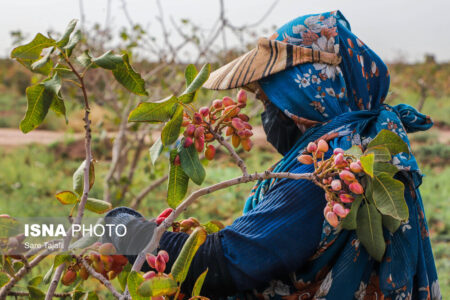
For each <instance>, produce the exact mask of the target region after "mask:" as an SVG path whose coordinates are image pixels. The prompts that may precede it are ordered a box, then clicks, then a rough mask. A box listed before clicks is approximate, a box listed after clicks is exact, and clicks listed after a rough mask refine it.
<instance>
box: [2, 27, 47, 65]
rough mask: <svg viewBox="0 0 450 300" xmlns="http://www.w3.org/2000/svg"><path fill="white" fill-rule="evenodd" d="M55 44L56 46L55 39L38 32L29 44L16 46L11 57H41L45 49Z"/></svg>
mask: <svg viewBox="0 0 450 300" xmlns="http://www.w3.org/2000/svg"><path fill="white" fill-rule="evenodd" d="M53 46H55V40H53V39H50V38H48V37H45V36H43V35H42V34H40V33H38V34H37V35H36V36H35V37H34V39H33V40H32V41H31V42H29V43H28V44H25V45H22V46H19V47H16V48H14V49H13V50H12V52H11V58H22V59H33V60H34V59H39V57H40V55H41V52H42V50H43V49H45V48H49V47H53Z"/></svg>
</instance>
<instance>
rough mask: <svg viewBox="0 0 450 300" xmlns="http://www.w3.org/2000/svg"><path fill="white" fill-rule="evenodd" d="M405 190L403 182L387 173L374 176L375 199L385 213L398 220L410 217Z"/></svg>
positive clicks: (378, 206)
mask: <svg viewBox="0 0 450 300" xmlns="http://www.w3.org/2000/svg"><path fill="white" fill-rule="evenodd" d="M404 190H405V186H404V185H403V183H402V182H401V181H399V180H396V179H394V178H392V176H390V175H389V174H387V173H380V174H378V175H376V176H374V178H373V201H374V203H375V205H376V207H377V208H378V210H379V211H380V212H381V213H382V214H383V215H389V216H391V217H393V218H395V219H397V220H407V219H408V216H409V212H408V205H407V204H406V201H405V198H404Z"/></svg>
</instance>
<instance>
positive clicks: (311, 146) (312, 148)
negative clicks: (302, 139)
mask: <svg viewBox="0 0 450 300" xmlns="http://www.w3.org/2000/svg"><path fill="white" fill-rule="evenodd" d="M316 150H317V145H316V143H314V142H310V143H309V144H308V146H306V151H308V152H309V153H313V152H316Z"/></svg>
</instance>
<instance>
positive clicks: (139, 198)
mask: <svg viewBox="0 0 450 300" xmlns="http://www.w3.org/2000/svg"><path fill="white" fill-rule="evenodd" d="M167 178H169V175H165V176H163V177H161V178H159V179H157V180H155V181H153V182H152V183H151V184H150V185H149V186H147V187H146V188H145V189H143V190H142V191H141V192H140V193H139V194H138V195H137V196H136V198H134V199H133V202H131V204H130V207H131V208H133V209H137V208H138V207H139V205H140V204H141V202H142V200H144V198H145V196H147V195H148V193H150V192H151V191H153V190H154V189H155V188H157V187H158V186H160V185H161V184H163V183H164V181H166V180H167Z"/></svg>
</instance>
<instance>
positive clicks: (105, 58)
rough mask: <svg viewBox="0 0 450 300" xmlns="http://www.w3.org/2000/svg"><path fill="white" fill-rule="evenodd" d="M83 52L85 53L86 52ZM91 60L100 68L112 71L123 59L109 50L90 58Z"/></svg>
mask: <svg viewBox="0 0 450 300" xmlns="http://www.w3.org/2000/svg"><path fill="white" fill-rule="evenodd" d="M85 53H86V54H87V52H85ZM92 62H93V63H94V64H96V65H97V66H99V67H100V68H103V69H107V70H111V71H112V70H114V69H115V68H116V67H117V66H118V65H120V64H122V63H123V59H122V57H121V56H120V55H116V54H114V53H113V52H112V51H111V50H110V51H108V52H105V53H104V54H103V55H101V56H99V57H96V58H92Z"/></svg>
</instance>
